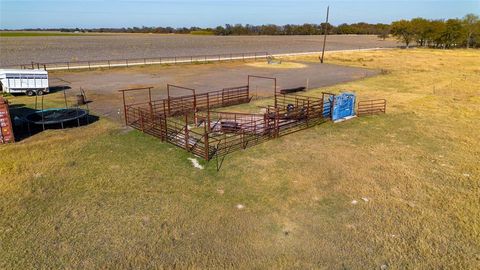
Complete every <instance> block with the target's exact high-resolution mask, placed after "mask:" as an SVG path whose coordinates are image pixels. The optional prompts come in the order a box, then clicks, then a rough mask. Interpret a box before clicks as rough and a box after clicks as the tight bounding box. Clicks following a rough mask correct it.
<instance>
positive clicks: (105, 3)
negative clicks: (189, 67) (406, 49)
mask: <svg viewBox="0 0 480 270" xmlns="http://www.w3.org/2000/svg"><path fill="white" fill-rule="evenodd" d="M327 6H330V22H331V23H332V24H334V25H338V24H341V23H354V22H368V23H390V22H392V21H395V20H399V19H410V18H414V17H424V18H428V19H446V18H456V17H463V16H464V15H465V14H467V13H475V14H480V0H416V1H415V0H383V1H382V0H328V1H321V0H297V1H293V0H292V1H286V0H243V1H240V0H196V1H195V0H138V1H136V0H33V1H32V0H0V29H22V28H60V27H66V28H75V27H79V28H96V27H133V26H138V27H141V26H173V27H184V26H185V27H190V26H199V27H214V26H218V25H225V24H227V23H228V24H236V23H242V24H247V23H248V24H254V25H260V24H278V25H284V24H303V23H317V24H318V23H321V22H323V21H324V20H325V15H326V7H327Z"/></svg>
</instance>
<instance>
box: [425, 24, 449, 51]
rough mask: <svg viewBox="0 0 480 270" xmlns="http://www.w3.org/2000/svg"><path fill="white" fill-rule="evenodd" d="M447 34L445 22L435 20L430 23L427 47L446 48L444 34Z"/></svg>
mask: <svg viewBox="0 0 480 270" xmlns="http://www.w3.org/2000/svg"><path fill="white" fill-rule="evenodd" d="M444 32H445V22H444V21H443V20H433V21H430V22H429V31H428V35H427V45H429V46H433V47H435V48H439V47H444V40H443V33H444Z"/></svg>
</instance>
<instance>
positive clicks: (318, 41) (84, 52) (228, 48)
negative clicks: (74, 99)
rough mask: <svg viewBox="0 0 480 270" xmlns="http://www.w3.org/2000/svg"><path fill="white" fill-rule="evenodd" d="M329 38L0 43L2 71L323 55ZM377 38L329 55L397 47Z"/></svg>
mask: <svg viewBox="0 0 480 270" xmlns="http://www.w3.org/2000/svg"><path fill="white" fill-rule="evenodd" d="M322 41H323V36H228V37H220V36H192V35H154V34H118V35H95V36H48V37H2V38H0V43H1V44H2V46H0V66H9V65H18V64H27V63H30V62H32V61H34V62H59V61H81V60H102V59H125V58H144V57H147V58H148V57H156V56H185V55H199V54H221V53H242V52H260V51H265V52H269V53H290V52H311V51H319V50H321V48H322ZM397 45H398V44H397V43H396V42H395V41H382V40H379V39H378V38H377V37H376V36H366V35H362V36H356V35H348V36H347V35H345V36H329V37H328V41H327V47H326V49H327V50H347V49H359V48H374V47H395V46H397Z"/></svg>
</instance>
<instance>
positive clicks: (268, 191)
mask: <svg viewBox="0 0 480 270" xmlns="http://www.w3.org/2000/svg"><path fill="white" fill-rule="evenodd" d="M327 59H328V61H329V62H330V63H335V64H346V65H354V66H364V67H367V68H375V69H384V70H385V72H384V75H380V76H377V77H372V78H367V79H363V80H360V81H356V82H351V83H347V84H343V85H339V86H335V87H331V88H329V89H327V90H335V91H338V90H339V89H347V90H349V91H355V92H357V93H358V94H359V96H360V98H361V99H363V98H373V97H386V98H387V99H388V101H389V107H388V114H386V115H381V116H374V117H366V118H358V119H355V120H352V121H348V122H344V123H340V124H335V125H334V124H331V123H327V124H323V125H320V126H316V127H314V128H311V129H309V130H305V131H302V132H298V133H295V134H292V135H289V136H285V137H282V138H280V139H278V140H273V141H269V142H267V143H264V144H261V145H258V146H256V147H253V148H250V149H248V150H246V151H242V152H237V153H234V154H232V155H231V156H229V157H227V160H226V161H225V163H224V165H223V168H222V170H221V171H220V172H219V173H217V172H216V171H215V164H214V163H210V164H207V168H206V170H204V171H200V170H195V169H193V167H192V165H191V163H190V161H189V160H187V158H188V157H190V156H189V155H188V154H187V153H184V152H183V151H182V150H180V149H177V148H175V147H173V146H169V145H166V144H163V143H161V142H159V141H158V140H157V139H154V138H152V137H149V136H145V135H143V134H140V133H138V132H136V131H133V132H125V131H124V130H123V129H122V128H121V127H120V126H118V125H117V124H114V123H112V122H110V121H108V120H104V119H103V120H100V121H99V122H97V123H95V124H93V125H91V126H87V127H83V128H80V129H72V130H64V131H48V132H44V133H41V134H39V135H37V136H35V137H33V138H30V139H28V140H25V141H23V142H21V143H18V144H15V145H8V146H2V147H0V156H1V157H2V163H1V164H0V173H1V175H2V177H1V178H0V194H1V196H0V211H1V215H0V242H1V243H2V244H1V245H0V268H18V269H26V268H162V267H164V268H174V267H176V268H194V269H196V268H245V269H250V268H260V269H264V268H270V269H292V268H298V269H305V268H307V269H312V268H313V269H378V268H379V267H380V266H381V265H388V269H411V268H416V269H438V268H445V269H474V268H476V267H477V266H478V264H479V262H480V219H479V218H478V217H479V216H480V202H479V198H480V180H479V177H480V166H479V165H478V160H479V156H480V134H479V132H478V131H477V130H478V119H480V98H479V96H480V93H479V89H478V82H479V81H480V66H479V63H480V53H479V52H478V51H465V50H458V51H431V50H408V51H403V50H393V51H378V52H361V53H359V52H356V53H336V54H332V55H328V58H327ZM360 59H362V60H360ZM433 86H435V91H434V90H433V89H434V88H433ZM322 90H325V89H322ZM319 91H320V90H314V91H312V92H311V94H315V93H318V92H319ZM16 101H19V102H21V100H20V99H19V100H16V99H13V102H16ZM257 102H258V104H260V103H264V102H266V100H260V101H257ZM255 105H256V104H251V105H250V106H255ZM32 161H35V162H32ZM32 163H34V164H32ZM362 198H368V202H365V201H363V200H362ZM352 200H357V201H358V203H357V204H356V205H353V204H351V202H352ZM237 204H243V205H245V209H243V210H239V209H237V208H236V205H237Z"/></svg>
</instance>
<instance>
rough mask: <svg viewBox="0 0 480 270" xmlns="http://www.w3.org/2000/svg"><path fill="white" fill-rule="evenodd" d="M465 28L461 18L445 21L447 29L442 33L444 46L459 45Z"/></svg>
mask: <svg viewBox="0 0 480 270" xmlns="http://www.w3.org/2000/svg"><path fill="white" fill-rule="evenodd" d="M463 36H464V29H463V28H462V22H461V21H460V20H459V19H449V20H447V21H446V22H445V30H444V32H443V35H442V39H443V43H444V48H451V47H457V46H458V45H459V44H461V43H462V40H463V38H462V37H463Z"/></svg>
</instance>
